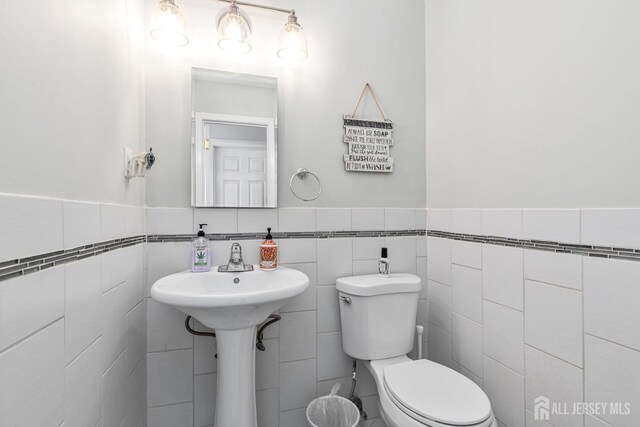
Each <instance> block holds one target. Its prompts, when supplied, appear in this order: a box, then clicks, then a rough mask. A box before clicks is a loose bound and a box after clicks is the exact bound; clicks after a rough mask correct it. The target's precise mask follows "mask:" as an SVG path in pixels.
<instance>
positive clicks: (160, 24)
mask: <svg viewBox="0 0 640 427" xmlns="http://www.w3.org/2000/svg"><path fill="white" fill-rule="evenodd" d="M150 34H151V37H152V38H153V39H154V40H157V41H159V42H160V43H162V44H165V45H167V46H186V45H187V44H188V43H189V38H188V37H187V21H186V20H185V19H184V15H182V12H181V11H180V8H179V7H178V5H177V4H176V3H175V2H174V0H160V2H159V3H158V6H157V7H156V9H155V10H154V11H153V16H152V17H151V31H150Z"/></svg>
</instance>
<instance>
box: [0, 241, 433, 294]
mask: <svg viewBox="0 0 640 427" xmlns="http://www.w3.org/2000/svg"><path fill="white" fill-rule="evenodd" d="M425 235H426V230H394V231H376V230H372V231H318V232H308V233H307V232H284V233H273V237H274V238H275V239H331V238H341V237H343V238H349V237H353V238H357V237H403V236H425ZM193 237H194V236H193V234H155V235H149V236H145V235H140V236H134V237H126V238H123V239H114V240H107V241H104V242H99V243H92V244H89V245H84V246H78V247H77V248H72V249H65V250H59V251H54V252H48V253H44V254H39V255H32V256H29V257H24V258H16V259H13V260H7V261H2V262H0V282H1V281H3V280H9V279H12V278H14V277H20V276H25V275H27V274H31V273H37V272H38V271H42V270H46V269H47V268H51V267H55V266H58V265H63V264H66V263H68V262H73V261H79V260H81V259H84V258H89V257H92V256H96V255H100V254H103V253H105V252H110V251H114V250H116V249H121V248H126V247H129V246H134V245H138V244H140V243H145V242H149V243H162V242H190V241H191V240H192V239H193ZM207 237H208V238H209V239H210V240H215V241H220V240H262V239H264V232H261V233H229V234H207Z"/></svg>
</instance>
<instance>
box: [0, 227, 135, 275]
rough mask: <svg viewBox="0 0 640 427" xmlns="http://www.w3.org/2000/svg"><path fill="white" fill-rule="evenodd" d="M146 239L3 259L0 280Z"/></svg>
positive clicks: (131, 238)
mask: <svg viewBox="0 0 640 427" xmlns="http://www.w3.org/2000/svg"><path fill="white" fill-rule="evenodd" d="M146 241H147V236H133V237H126V238H123V239H114V240H107V241H104V242H99V243H92V244H88V245H84V246H78V247H77V248H72V249H64V250H60V251H54V252H48V253H44V254H40V255H33V256H29V257H25V258H18V259H14V260H9V261H3V262H2V263H0V281H3V280H8V279H12V278H14V277H19V276H25V275H27V274H30V273H36V272H38V271H42V270H46V269H47V268H51V267H55V266H58V265H62V264H66V263H68V262H73V261H79V260H81V259H84V258H89V257H92V256H96V255H100V254H103V253H105V252H110V251H114V250H116V249H121V248H126V247H129V246H134V245H138V244H140V243H144V242H146Z"/></svg>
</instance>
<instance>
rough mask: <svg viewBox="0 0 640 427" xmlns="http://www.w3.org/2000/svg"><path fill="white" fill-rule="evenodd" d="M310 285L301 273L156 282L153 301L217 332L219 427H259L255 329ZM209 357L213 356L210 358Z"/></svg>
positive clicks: (176, 277) (183, 276)
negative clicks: (196, 320) (174, 309)
mask: <svg viewBox="0 0 640 427" xmlns="http://www.w3.org/2000/svg"><path fill="white" fill-rule="evenodd" d="M308 286H309V278H308V277H307V276H306V275H305V274H304V273H301V272H299V271H297V270H293V269H290V268H284V267H279V268H278V269H277V270H273V271H262V270H258V269H257V268H256V269H255V270H254V271H248V272H242V273H219V272H217V271H214V269H212V271H210V272H208V273H192V272H190V271H185V272H181V273H176V274H172V275H170V276H166V277H163V278H162V279H160V280H158V281H157V282H156V283H154V285H153V287H152V288H151V296H152V297H153V298H154V299H155V300H157V301H159V302H162V303H165V304H169V305H172V306H174V307H175V308H177V309H179V310H181V311H182V312H184V313H186V314H188V315H190V316H193V317H194V318H196V319H198V320H199V321H200V322H201V323H202V324H203V325H205V326H208V327H209V328H212V329H215V332H216V338H215V339H216V344H217V349H218V389H217V394H216V396H217V402H216V419H215V424H214V425H215V427H256V426H257V419H256V399H255V344H256V326H257V325H259V324H260V323H262V322H263V321H264V320H265V319H267V317H269V315H270V314H271V313H273V312H274V311H276V310H278V309H279V308H280V307H282V306H283V305H284V304H285V303H286V302H287V301H288V300H289V299H291V298H293V297H295V296H297V295H300V294H301V293H303V292H304V291H305V289H307V287H308ZM211 357H214V355H213V354H212V355H211Z"/></svg>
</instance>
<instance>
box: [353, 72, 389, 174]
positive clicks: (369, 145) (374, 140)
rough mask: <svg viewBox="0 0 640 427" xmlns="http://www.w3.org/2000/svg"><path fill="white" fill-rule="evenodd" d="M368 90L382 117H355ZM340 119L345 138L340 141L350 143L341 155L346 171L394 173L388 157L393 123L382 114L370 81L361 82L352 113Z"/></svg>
mask: <svg viewBox="0 0 640 427" xmlns="http://www.w3.org/2000/svg"><path fill="white" fill-rule="evenodd" d="M367 90H369V92H370V93H371V95H372V96H373V99H374V100H375V102H376V105H377V107H378V110H379V111H380V114H381V115H382V120H377V119H366V120H365V119H357V118H355V114H356V111H357V110H358V107H359V106H360V102H361V101H362V97H363V96H364V93H365V92H366V91H367ZM343 120H344V138H343V140H342V141H343V142H344V143H345V144H348V146H349V153H348V154H345V155H344V168H345V170H346V171H348V172H385V173H391V172H393V157H390V149H391V146H392V145H393V144H394V140H393V122H392V121H391V120H388V119H387V118H386V117H385V115H384V112H383V111H382V108H381V107H380V103H379V102H378V98H377V97H376V95H375V93H373V90H372V89H371V85H370V84H369V83H367V84H365V85H364V89H362V93H361V94H360V99H358V103H357V104H356V108H355V109H354V110H353V114H351V115H350V116H349V115H344V116H343Z"/></svg>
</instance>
